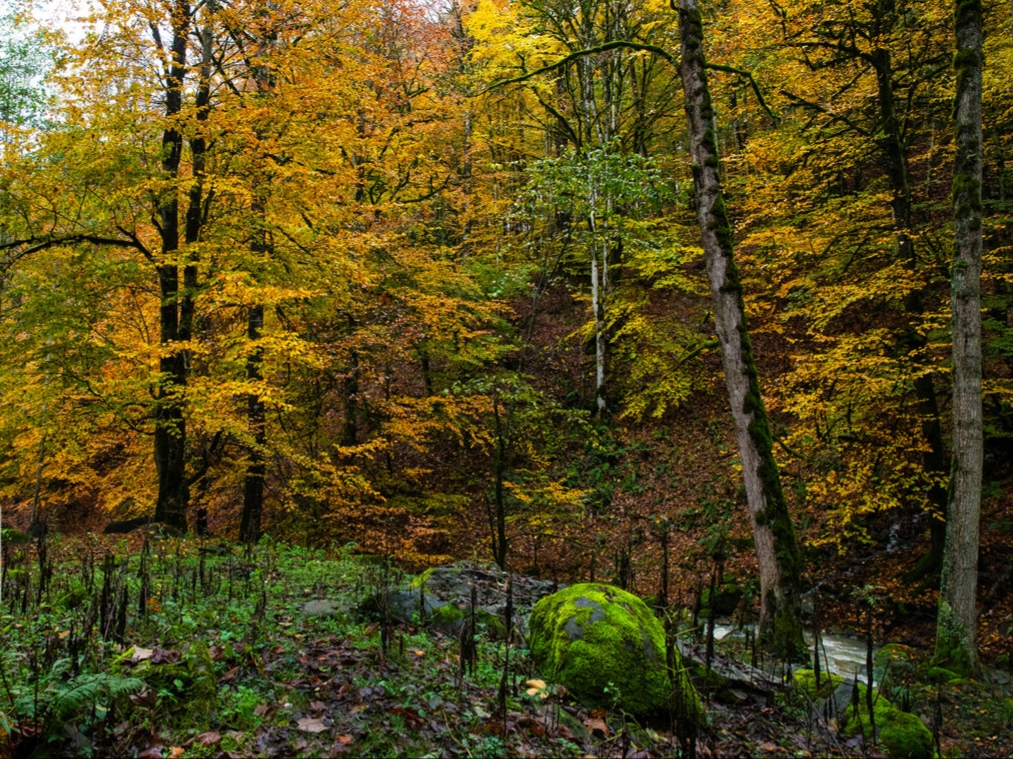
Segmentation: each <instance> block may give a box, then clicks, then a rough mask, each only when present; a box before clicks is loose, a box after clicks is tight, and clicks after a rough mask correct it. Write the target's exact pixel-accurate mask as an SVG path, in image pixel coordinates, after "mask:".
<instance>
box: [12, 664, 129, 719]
mask: <svg viewBox="0 0 1013 759" xmlns="http://www.w3.org/2000/svg"><path fill="white" fill-rule="evenodd" d="M61 661H64V660H61ZM60 664H61V662H59V661H58V662H57V663H56V664H55V665H54V668H53V674H56V673H57V672H59V671H60V670H61V669H62V668H61V667H60ZM55 680H56V678H53V677H51V678H50V681H49V683H48V684H47V686H46V688H45V690H44V691H42V692H41V693H39V697H38V703H39V704H40V705H42V709H40V710H39V711H40V713H39V714H36V713H35V703H36V699H35V696H34V694H23V695H22V696H21V698H19V699H18V701H17V703H16V704H15V709H16V711H17V712H18V713H20V714H21V715H23V716H25V717H29V718H31V719H39V720H41V721H42V722H43V723H44V725H45V730H46V732H47V733H51V732H52V731H53V730H55V729H57V728H58V727H59V726H60V725H62V724H63V723H64V722H69V721H71V719H72V718H73V717H74V716H75V715H77V714H78V713H79V712H81V711H82V710H84V709H92V708H94V706H95V705H96V704H98V703H99V702H100V701H110V700H115V699H117V698H120V697H122V696H127V695H130V694H131V693H136V692H137V691H139V690H141V688H143V687H144V681H143V680H140V679H138V678H136V677H120V676H118V675H110V674H106V673H104V672H98V673H91V674H86V675H79V676H78V677H75V678H72V679H70V680H68V681H66V682H55Z"/></svg>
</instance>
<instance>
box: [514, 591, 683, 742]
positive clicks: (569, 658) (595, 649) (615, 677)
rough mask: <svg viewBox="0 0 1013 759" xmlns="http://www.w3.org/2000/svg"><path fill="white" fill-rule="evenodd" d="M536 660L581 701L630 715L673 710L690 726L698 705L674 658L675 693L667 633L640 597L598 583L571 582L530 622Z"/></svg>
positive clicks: (541, 606) (541, 604) (546, 601)
mask: <svg viewBox="0 0 1013 759" xmlns="http://www.w3.org/2000/svg"><path fill="white" fill-rule="evenodd" d="M530 628H531V636H530V641H529V644H530V648H531V656H532V658H533V659H534V661H535V663H536V664H537V665H538V666H539V667H540V668H541V669H542V671H543V672H544V673H545V674H546V675H547V676H548V677H549V678H551V679H554V680H557V681H558V682H561V683H562V684H563V685H565V686H566V688H567V690H568V691H569V692H570V693H571V694H573V695H574V696H576V697H577V698H578V699H581V700H583V701H586V702H589V703H592V704H599V705H604V706H610V705H612V703H613V702H615V703H616V704H617V705H618V706H619V707H620V708H621V709H623V710H625V711H627V712H630V713H631V714H643V713H647V712H651V711H656V710H660V709H666V708H669V707H671V708H673V709H675V710H676V712H677V714H678V715H679V717H680V719H681V720H685V721H686V722H687V724H693V725H696V724H698V723H699V720H700V714H701V708H700V702H699V699H698V697H697V694H696V691H695V689H694V688H693V685H692V684H691V683H690V681H689V678H688V676H687V673H686V671H685V669H683V667H682V665H681V660H679V657H678V654H676V659H677V662H676V669H677V673H676V687H674V688H673V684H672V679H671V678H670V676H669V672H668V666H667V664H666V657H665V631H664V629H663V628H662V626H661V623H660V622H659V621H658V620H657V619H656V618H655V617H654V615H653V614H652V613H651V611H650V610H649V609H648V608H647V606H645V605H644V602H643V601H641V600H640V599H639V598H637V597H636V596H634V595H632V594H630V593H627V592H625V591H623V590H620V589H619V588H614V587H611V586H609V585H601V584H597V583H585V584H581V585H574V586H573V587H571V588H567V589H566V590H561V591H558V592H556V593H554V594H552V595H551V596H548V597H547V598H543V599H542V600H541V601H539V602H538V604H537V605H536V606H535V608H534V611H533V612H532V614H531V620H530Z"/></svg>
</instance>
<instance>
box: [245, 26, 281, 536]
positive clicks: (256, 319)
mask: <svg viewBox="0 0 1013 759" xmlns="http://www.w3.org/2000/svg"><path fill="white" fill-rule="evenodd" d="M274 39H275V35H274V34H273V33H272V32H270V31H266V33H265V34H264V36H263V37H262V38H261V40H260V43H259V51H258V53H259V55H258V58H259V60H257V61H256V62H255V63H254V66H253V79H254V81H255V82H256V86H257V89H256V97H258V98H259V97H266V96H267V95H268V93H269V92H270V90H271V89H272V88H273V87H274V77H273V75H272V74H271V71H270V68H269V66H268V65H267V62H266V61H265V60H264V58H266V56H267V55H268V54H269V53H270V50H271V47H272V45H273V43H274ZM263 139H264V126H263V125H261V126H259V127H258V129H257V141H258V142H261V141H263ZM262 164H263V160H262V159H258V161H257V164H256V168H255V169H254V175H253V177H252V179H253V181H254V182H255V190H254V199H253V203H252V208H251V209H250V210H251V216H252V217H253V223H254V224H255V225H256V229H255V230H254V232H253V241H252V244H251V246H250V247H251V251H252V253H253V257H254V260H255V261H260V260H261V259H263V258H264V257H265V256H266V255H267V253H268V248H269V244H268V242H269V241H268V236H267V205H266V197H265V196H266V194H267V192H268V189H267V188H268V187H269V185H270V181H269V180H268V179H267V177H265V176H263V174H264V172H263V171H262ZM246 324H247V326H246V336H247V338H248V339H249V341H250V342H251V343H253V344H254V345H255V347H254V348H253V350H252V351H251V352H250V355H249V356H248V357H247V359H246V378H247V379H248V380H249V381H250V383H251V385H254V386H255V385H256V383H259V382H260V381H261V380H262V379H263V378H264V374H263V363H264V351H263V349H262V348H261V347H260V346H259V345H256V342H257V341H258V340H260V338H261V335H262V334H263V330H264V305H263V304H262V303H259V304H256V305H252V306H250V307H249V309H248V311H247V316H246ZM246 405H247V421H248V423H249V426H250V435H251V436H252V438H253V440H252V442H251V443H250V445H249V446H247V466H246V476H245V478H244V480H243V512H242V515H241V516H240V519H239V539H240V541H242V542H243V543H256V542H257V541H258V540H260V536H261V526H260V523H261V516H262V514H263V511H264V476H265V475H266V473H267V470H266V466H265V463H264V444H265V443H266V442H267V430H266V424H265V422H266V418H265V413H264V401H263V399H262V398H261V397H260V394H259V393H257V392H256V391H254V392H252V393H250V394H249V395H247V399H246Z"/></svg>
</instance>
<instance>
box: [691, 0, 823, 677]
mask: <svg viewBox="0 0 1013 759" xmlns="http://www.w3.org/2000/svg"><path fill="white" fill-rule="evenodd" d="M678 11H679V37H680V46H681V53H682V60H681V62H680V73H681V75H682V84H683V89H684V91H685V97H686V116H687V119H688V126H689V142H690V152H691V154H692V158H693V177H694V184H695V187H696V203H697V217H698V221H699V224H700V232H701V235H702V238H703V249H704V256H705V259H706V264H707V275H708V278H709V279H710V288H711V297H712V300H713V306H714V321H715V326H716V328H717V333H718V340H719V342H720V346H721V362H722V365H723V366H724V372H725V382H726V383H727V386H728V397H729V400H730V401H731V406H732V417H733V419H734V421H735V432H736V437H737V440H738V445H739V455H740V457H741V460H742V475H743V478H744V479H745V485H746V498H747V501H748V506H749V515H750V518H751V521H752V526H753V537H754V539H755V542H756V554H757V559H758V561H759V565H760V589H761V596H762V597H761V611H760V632H761V636H762V637H763V638H764V640H765V641H766V645H767V646H768V648H770V649H771V650H773V651H775V652H776V653H779V654H780V655H783V656H787V657H793V656H801V655H803V652H804V644H803V639H802V621H801V616H800V610H799V585H800V578H801V564H802V560H801V554H800V552H799V547H798V543H797V541H796V539H795V527H794V525H793V524H792V521H791V516H790V515H789V513H788V506H787V503H786V502H785V499H784V493H783V492H782V490H781V478H780V475H779V473H778V469H777V462H776V461H775V460H774V453H773V450H772V446H773V442H772V437H771V431H770V421H769V419H768V417H767V411H766V408H765V407H764V404H763V397H762V396H761V395H760V383H759V375H758V372H757V370H756V362H755V360H754V359H753V349H752V345H751V344H750V341H749V332H748V329H747V326H746V314H745V307H744V305H743V301H742V283H741V281H740V278H739V271H738V268H737V267H736V265H735V260H734V245H733V242H732V230H731V224H730V222H729V219H728V211H727V209H726V207H725V201H724V196H723V192H722V189H721V179H720V175H719V172H718V149H717V139H716V136H715V135H716V134H717V128H716V125H715V118H714V108H713V106H712V104H711V95H710V89H709V86H708V83H707V63H706V60H705V58H704V49H703V17H702V14H701V13H700V9H699V7H698V6H697V2H696V0H679V4H678Z"/></svg>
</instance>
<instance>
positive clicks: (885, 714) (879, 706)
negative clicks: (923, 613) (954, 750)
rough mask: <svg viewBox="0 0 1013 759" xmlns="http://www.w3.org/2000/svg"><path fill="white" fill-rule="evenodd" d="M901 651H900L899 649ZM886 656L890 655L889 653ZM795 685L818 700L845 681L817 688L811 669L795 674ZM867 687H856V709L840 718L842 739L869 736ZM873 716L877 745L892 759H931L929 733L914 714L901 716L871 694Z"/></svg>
mask: <svg viewBox="0 0 1013 759" xmlns="http://www.w3.org/2000/svg"><path fill="white" fill-rule="evenodd" d="M898 648H901V647H898ZM888 654H889V652H888ZM792 677H793V679H794V681H795V683H796V685H797V686H798V687H800V688H801V689H802V690H804V691H805V692H806V693H807V694H808V695H809V697H810V698H811V699H812V700H813V701H816V700H818V699H826V698H830V697H831V696H832V694H833V692H834V691H835V690H836V689H837V688H838V686H840V685H841V684H842V683H843V682H844V678H843V677H840V676H838V675H831V676H830V677H829V678H827V677H825V676H821V677H820V687H819V688H817V687H816V675H815V674H814V673H813V671H812V670H811V669H799V670H795V672H794V673H793V675H792ZM865 688H866V686H865V685H863V684H862V683H859V684H858V709H857V711H856V709H855V705H854V703H852V704H850V705H849V706H848V707H847V710H846V711H845V712H844V713H843V714H841V720H840V721H841V725H842V732H843V733H844V734H845V735H863V736H865V737H868V736H869V728H870V727H871V724H872V723H871V720H870V719H869V708H868V702H867V700H866V698H867V696H866V690H865ZM872 710H873V714H874V715H875V717H876V734H877V736H878V741H879V743H880V745H881V746H882V747H883V748H884V749H885V750H886V753H887V756H889V757H891V759H923V757H924V758H925V759H929V758H930V757H932V754H933V751H932V733H931V732H929V729H928V728H927V727H925V725H924V724H923V723H922V721H921V720H920V719H918V717H917V716H916V715H914V714H909V713H907V712H902V711H901V710H900V709H898V708H897V707H896V706H894V705H893V704H892V703H891V702H890V701H889V700H887V699H886V698H885V697H884V696H883V695H882V694H878V693H874V694H873V706H872Z"/></svg>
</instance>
